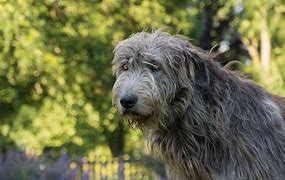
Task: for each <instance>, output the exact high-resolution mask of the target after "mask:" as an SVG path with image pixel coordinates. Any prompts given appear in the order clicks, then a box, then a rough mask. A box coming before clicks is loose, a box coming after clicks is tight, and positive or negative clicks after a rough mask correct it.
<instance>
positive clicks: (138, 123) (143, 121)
mask: <svg viewBox="0 0 285 180" xmlns="http://www.w3.org/2000/svg"><path fill="white" fill-rule="evenodd" d="M124 117H125V119H126V123H127V125H128V126H129V127H131V128H134V129H139V130H143V129H144V128H145V127H146V126H147V124H148V123H149V120H150V117H149V116H142V115H139V114H126V115H124Z"/></svg>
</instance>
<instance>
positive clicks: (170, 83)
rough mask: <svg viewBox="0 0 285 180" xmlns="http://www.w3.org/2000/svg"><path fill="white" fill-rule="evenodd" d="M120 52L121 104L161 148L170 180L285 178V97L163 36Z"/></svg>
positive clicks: (143, 37) (141, 39)
mask: <svg viewBox="0 0 285 180" xmlns="http://www.w3.org/2000/svg"><path fill="white" fill-rule="evenodd" d="M114 52H115V57H114V65H115V72H116V76H117V81H116V83H115V84H114V87H113V100H114V103H115V105H116V107H117V108H118V111H119V112H120V114H123V115H125V116H127V118H128V120H129V123H130V125H132V126H134V127H138V128H140V129H141V130H142V131H143V132H144V133H145V134H146V135H147V137H148V141H149V142H150V145H151V147H152V149H153V148H155V149H158V152H159V153H160V154H161V155H162V157H163V159H164V160H165V162H166V167H167V174H168V177H169V178H170V179H173V180H180V179H181V180H184V179H193V180H200V179H201V180H204V179H205V180H208V179H215V180H232V179H233V180H235V179H238V180H251V179H252V180H255V179H256V180H261V179H270V180H282V179H285V99H284V98H281V97H278V96H274V95H271V94H270V93H268V92H266V91H265V90H264V89H263V88H261V87H259V86H257V85H255V84H254V83H253V82H251V81H249V80H246V79H243V78H241V77H240V76H239V75H237V74H236V73H234V72H231V71H229V70H227V69H225V68H223V67H221V66H220V65H219V64H218V63H216V62H214V61H212V58H211V57H210V56H209V55H208V54H206V53H204V52H202V51H200V50H198V49H197V48H195V47H194V46H192V45H191V44H190V43H189V42H188V41H187V40H185V39H183V38H181V37H178V36H171V35H169V34H167V33H164V32H161V31H156V32H154V33H152V34H150V33H145V32H142V33H138V34H135V35H134V36H132V37H130V38H129V39H126V40H124V41H122V42H120V43H119V45H118V46H117V47H116V49H115V51H114Z"/></svg>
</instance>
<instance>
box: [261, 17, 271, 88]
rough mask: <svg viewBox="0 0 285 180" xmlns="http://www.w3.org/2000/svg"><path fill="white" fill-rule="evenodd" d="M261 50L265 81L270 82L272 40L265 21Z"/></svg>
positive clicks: (262, 30) (262, 28) (262, 29)
mask: <svg viewBox="0 0 285 180" xmlns="http://www.w3.org/2000/svg"><path fill="white" fill-rule="evenodd" d="M260 36H261V37H260V38H261V47H260V48H261V50H260V55H261V56H260V59H261V67H262V69H263V72H264V73H263V80H264V81H265V83H268V81H269V76H270V53H271V41H270V33H269V31H268V27H267V23H266V22H264V24H263V26H262V27H261V33H260Z"/></svg>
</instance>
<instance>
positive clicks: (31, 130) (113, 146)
mask: <svg viewBox="0 0 285 180" xmlns="http://www.w3.org/2000/svg"><path fill="white" fill-rule="evenodd" d="M284 14H285V5H284V2H283V0H251V1H240V0H227V1H226V0H203V1H200V0H191V1H186V0H181V1H170V0H157V1H152V0H89V1H70V0H58V1H57V0H40V1H34V0H1V1H0V37H1V38H0V146H1V148H2V149H7V148H9V147H18V148H22V149H28V150H33V151H35V152H37V153H39V154H41V153H42V152H43V151H45V150H50V149H61V148H65V149H66V150H67V151H68V152H69V153H71V154H89V156H97V155H98V154H99V155H100V154H101V155H107V156H111V155H113V156H119V155H122V154H124V153H130V154H133V155H141V154H144V153H145V148H143V147H145V145H144V140H143V139H142V137H141V135H140V134H139V133H137V132H134V131H132V130H129V129H128V128H125V127H124V125H123V123H122V119H121V118H120V117H118V116H117V115H116V111H115V109H114V108H113V107H112V100H111V88H112V84H113V82H114V77H113V76H112V70H111V61H112V50H113V48H114V46H115V45H116V43H117V42H118V41H120V40H122V39H124V38H127V37H128V36H129V35H130V34H132V33H135V32H137V31H142V30H144V29H147V30H151V29H152V28H160V27H169V29H170V31H172V32H173V33H176V32H179V34H183V35H186V36H189V37H190V38H192V39H193V43H194V44H195V45H199V46H201V47H202V48H204V49H207V50H210V49H211V48H212V47H214V46H216V45H218V48H213V51H214V52H218V53H221V55H220V56H219V59H221V63H222V64H225V63H228V62H229V61H231V60H239V61H241V62H243V63H245V68H244V69H245V72H246V73H249V74H251V76H252V77H253V78H255V79H256V80H257V81H259V82H260V83H263V81H262V76H261V74H262V72H263V70H262V68H261V66H260V61H261V60H260V58H258V57H259V56H254V53H255V54H257V55H258V54H260V49H261V43H260V41H261V38H260V26H261V25H264V24H265V25H266V26H267V27H268V32H269V34H270V38H271V39H270V42H271V61H270V64H271V66H270V81H269V82H270V83H264V85H265V86H267V87H268V89H270V90H271V91H272V92H275V93H278V94H280V95H285V84H284V79H285V60H284V59H285V45H284V41H285V31H284V29H285V21H284ZM254 58H256V59H255V60H254V61H252V60H253V59H254ZM253 62H255V63H253Z"/></svg>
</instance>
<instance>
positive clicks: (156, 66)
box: [149, 64, 160, 71]
mask: <svg viewBox="0 0 285 180" xmlns="http://www.w3.org/2000/svg"><path fill="white" fill-rule="evenodd" d="M149 69H150V70H151V71H158V70H160V67H159V66H158V65H156V64H152V65H150V66H149Z"/></svg>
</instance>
